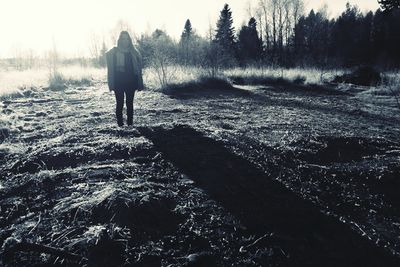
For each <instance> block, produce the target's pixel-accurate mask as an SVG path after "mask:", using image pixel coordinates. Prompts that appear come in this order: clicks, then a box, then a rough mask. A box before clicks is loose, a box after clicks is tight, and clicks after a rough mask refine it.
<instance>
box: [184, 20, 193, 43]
mask: <svg viewBox="0 0 400 267" xmlns="http://www.w3.org/2000/svg"><path fill="white" fill-rule="evenodd" d="M192 34H193V29H192V23H191V22H190V20H189V19H187V20H186V23H185V27H184V29H183V32H182V34H181V41H183V40H188V39H190V37H192Z"/></svg>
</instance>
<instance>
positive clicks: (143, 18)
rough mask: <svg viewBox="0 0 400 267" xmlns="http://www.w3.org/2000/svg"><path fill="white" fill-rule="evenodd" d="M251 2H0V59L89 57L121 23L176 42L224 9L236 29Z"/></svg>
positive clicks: (334, 8) (364, 1)
mask: <svg viewBox="0 0 400 267" xmlns="http://www.w3.org/2000/svg"><path fill="white" fill-rule="evenodd" d="M257 2H258V1H257V0H0V58H4V57H12V56H13V55H14V54H15V53H16V51H17V50H19V51H26V50H28V49H32V50H34V51H35V53H36V54H37V55H41V53H44V51H47V50H49V49H51V47H52V45H53V42H54V43H55V45H56V47H57V50H58V51H59V52H61V53H63V54H65V55H68V56H81V55H88V54H89V46H90V40H92V39H93V35H94V34H95V35H96V36H97V38H100V39H102V38H104V39H105V40H106V42H107V43H108V44H110V43H111V41H110V40H111V38H110V34H111V32H112V29H115V27H116V25H117V23H118V21H121V20H122V21H125V22H127V23H128V24H129V25H130V27H131V30H132V31H133V32H134V33H135V34H136V35H140V34H141V33H143V32H152V31H153V30H154V29H156V28H160V29H163V30H166V31H167V32H168V34H170V35H171V36H172V37H174V38H176V39H177V38H179V36H180V33H181V32H182V30H183V26H184V24H185V21H186V19H190V20H191V22H192V26H193V28H195V29H196V30H197V32H198V33H199V34H200V35H203V36H205V35H206V32H207V30H208V28H209V25H210V24H211V25H212V26H213V27H215V23H216V20H217V18H218V16H219V12H220V10H221V9H222V8H223V6H224V4H225V3H227V4H229V5H230V7H231V10H232V15H233V20H234V25H235V27H236V28H238V27H240V25H242V24H243V23H244V22H245V21H247V20H248V19H249V15H248V11H247V10H248V6H249V3H250V5H251V6H253V7H254V6H256V3H257ZM304 2H305V4H306V12H308V11H309V10H310V9H311V8H314V9H319V8H320V7H322V6H323V5H324V4H327V5H328V13H329V15H330V16H331V17H336V16H337V15H339V14H340V13H341V12H342V11H343V10H344V9H345V5H346V2H350V3H351V4H356V5H358V7H359V8H360V10H361V11H367V10H374V11H375V10H376V9H378V8H379V5H378V3H377V0H331V1H328V0H325V1H324V0H322V1H319V0H305V1H304Z"/></svg>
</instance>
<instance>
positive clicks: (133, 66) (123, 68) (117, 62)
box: [106, 31, 144, 127]
mask: <svg viewBox="0 0 400 267" xmlns="http://www.w3.org/2000/svg"><path fill="white" fill-rule="evenodd" d="M106 61H107V82H108V87H109V89H110V91H114V93H115V100H116V108H115V115H116V118H117V124H118V126H120V127H122V126H123V125H124V120H123V108H124V98H125V100H126V102H125V103H126V113H127V125H128V126H131V125H132V124H133V100H134V97H135V91H136V90H142V89H143V88H144V85H143V77H142V57H141V55H140V53H139V51H138V50H137V49H136V48H135V47H134V46H133V43H132V39H131V37H130V35H129V33H128V32H127V31H122V32H121V33H120V35H119V38H118V41H117V46H116V47H113V48H111V49H110V50H109V51H107V53H106Z"/></svg>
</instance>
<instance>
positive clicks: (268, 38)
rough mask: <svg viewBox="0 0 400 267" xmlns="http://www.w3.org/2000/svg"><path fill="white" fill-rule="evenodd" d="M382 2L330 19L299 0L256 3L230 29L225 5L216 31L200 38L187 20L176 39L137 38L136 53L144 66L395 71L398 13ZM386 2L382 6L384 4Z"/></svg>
mask: <svg viewBox="0 0 400 267" xmlns="http://www.w3.org/2000/svg"><path fill="white" fill-rule="evenodd" d="M396 1H397V0H395V1H381V2H382V3H381V4H382V9H378V10H377V11H375V12H372V11H371V12H369V13H367V14H362V13H361V12H360V10H359V8H358V7H357V6H352V5H350V4H347V5H346V7H345V10H344V12H343V13H342V14H341V15H340V16H339V17H338V18H335V19H329V18H328V15H327V7H325V8H322V9H320V10H318V11H314V10H311V11H310V12H309V13H308V14H304V3H303V1H302V0H260V1H259V2H258V5H257V7H256V8H254V9H253V10H251V11H250V12H249V13H252V14H251V15H252V16H250V19H249V21H248V23H247V25H243V26H242V27H241V28H240V29H239V30H238V31H236V30H235V29H234V27H233V16H232V12H231V10H230V7H229V5H227V4H225V6H224V7H223V9H222V10H221V12H220V15H219V19H218V22H217V24H216V27H215V28H212V27H210V29H209V34H208V36H206V37H202V36H200V35H198V34H197V33H196V31H195V30H194V29H193V27H192V25H191V22H190V20H189V19H188V20H187V21H186V23H185V24H184V27H183V31H182V34H181V37H180V39H179V41H174V40H173V39H172V38H171V37H170V36H169V35H168V34H167V33H166V32H164V31H162V30H159V29H157V30H155V31H154V32H153V33H152V34H148V35H146V34H144V35H141V37H139V39H138V45H139V49H140V51H141V52H142V54H143V57H144V62H145V64H146V65H152V64H153V65H156V66H159V67H160V66H161V67H162V66H163V65H165V64H171V63H176V64H182V65H194V66H203V67H208V68H212V69H215V70H217V69H219V68H224V67H232V66H248V65H253V66H254V65H258V66H260V65H263V66H265V65H270V66H271V65H272V66H282V67H294V66H316V67H320V68H329V67H351V66H356V65H374V66H379V67H382V68H396V67H400V10H399V6H398V5H396V3H395V4H392V2H396ZM385 2H386V3H385Z"/></svg>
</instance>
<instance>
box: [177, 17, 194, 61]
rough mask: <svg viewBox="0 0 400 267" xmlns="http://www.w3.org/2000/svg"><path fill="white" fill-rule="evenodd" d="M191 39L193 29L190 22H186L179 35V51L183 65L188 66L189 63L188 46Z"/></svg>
mask: <svg viewBox="0 0 400 267" xmlns="http://www.w3.org/2000/svg"><path fill="white" fill-rule="evenodd" d="M192 38H193V29H192V24H191V23H190V20H189V19H188V20H186V23H185V27H184V29H183V32H182V34H181V40H180V42H179V45H180V49H181V56H182V59H183V63H184V64H185V65H187V64H189V62H190V51H189V50H190V44H191V42H192Z"/></svg>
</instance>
